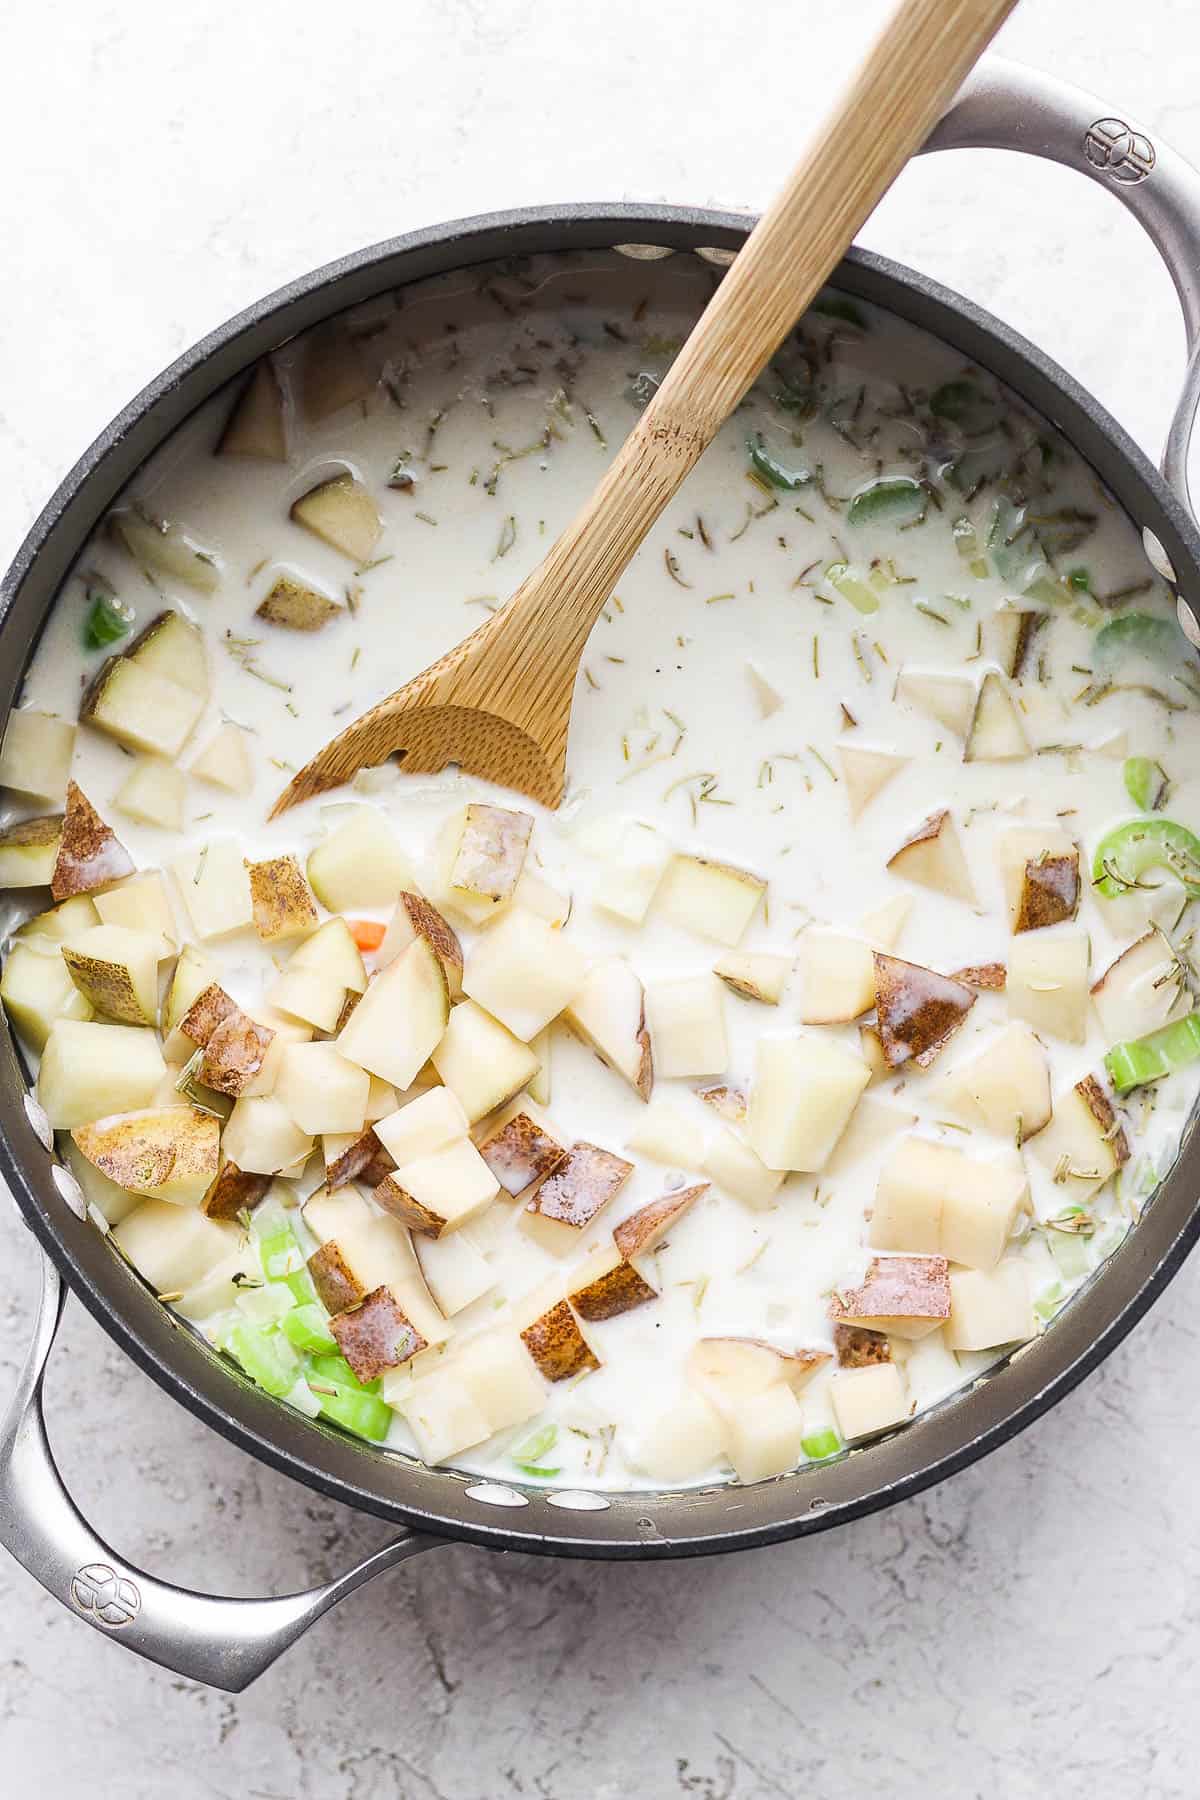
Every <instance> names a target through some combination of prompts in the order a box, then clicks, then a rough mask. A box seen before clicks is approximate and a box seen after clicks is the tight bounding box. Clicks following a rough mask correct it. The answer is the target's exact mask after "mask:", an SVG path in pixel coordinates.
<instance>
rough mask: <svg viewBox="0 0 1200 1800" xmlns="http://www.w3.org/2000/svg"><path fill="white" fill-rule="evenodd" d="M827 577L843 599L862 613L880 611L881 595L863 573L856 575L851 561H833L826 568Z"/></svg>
mask: <svg viewBox="0 0 1200 1800" xmlns="http://www.w3.org/2000/svg"><path fill="white" fill-rule="evenodd" d="M825 579H826V581H827V582H828V583H829V585H830V586H831V587H835V588H836V589H837V591H838V593H839V594H840V595H841V596H842V599H843V600H848V601H849V602H850V604H851V606H853V607H855V608H857V610H858V611H859V612H860V613H873V612H878V611H879V595H878V593H877V592H876V590H875V589H874V588H873V587H872V586H871V585H870V583H869V582H866V581H864V580H863V578H862V576H861V575H855V574H854V573H853V571H852V570H851V568H850V565H849V563H844V562H831V563H830V564H829V567H828V568H827V569H826V570H825Z"/></svg>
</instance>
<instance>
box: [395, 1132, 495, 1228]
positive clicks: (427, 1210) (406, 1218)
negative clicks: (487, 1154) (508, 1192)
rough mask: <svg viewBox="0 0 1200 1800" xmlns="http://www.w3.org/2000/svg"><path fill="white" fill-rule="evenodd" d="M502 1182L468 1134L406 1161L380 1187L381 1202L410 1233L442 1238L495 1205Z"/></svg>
mask: <svg viewBox="0 0 1200 1800" xmlns="http://www.w3.org/2000/svg"><path fill="white" fill-rule="evenodd" d="M499 1192H500V1184H499V1182H498V1181H497V1180H496V1177H495V1176H494V1175H493V1174H492V1172H491V1170H490V1169H489V1168H488V1166H487V1164H486V1163H485V1162H484V1160H483V1158H482V1157H481V1156H480V1154H479V1152H478V1150H477V1149H476V1148H475V1146H474V1144H472V1143H471V1141H470V1139H469V1138H460V1139H459V1140H458V1142H456V1143H452V1144H448V1145H446V1146H445V1147H444V1148H442V1149H440V1150H435V1151H433V1152H432V1153H431V1154H430V1155H427V1156H419V1157H416V1158H414V1159H413V1161H411V1162H404V1163H401V1164H400V1165H399V1166H398V1167H397V1169H396V1172H395V1174H393V1175H387V1176H385V1177H384V1179H383V1180H382V1181H381V1182H380V1184H379V1186H378V1187H377V1188H376V1189H375V1200H376V1203H377V1205H379V1206H382V1207H383V1209H384V1210H385V1212H389V1213H392V1214H393V1215H394V1216H395V1217H396V1218H398V1219H400V1220H401V1221H402V1222H403V1223H404V1224H405V1225H407V1226H408V1228H409V1230H410V1231H420V1232H424V1233H425V1234H426V1235H427V1236H428V1237H441V1236H442V1235H443V1233H444V1232H447V1231H458V1230H459V1229H460V1228H461V1227H462V1226H463V1225H466V1224H467V1223H469V1221H470V1220H471V1219H474V1218H476V1217H477V1216H478V1215H479V1214H480V1213H481V1212H484V1211H486V1209H487V1208H488V1207H489V1206H490V1205H491V1204H492V1201H493V1200H494V1199H495V1198H496V1195H497V1194H498V1193H499Z"/></svg>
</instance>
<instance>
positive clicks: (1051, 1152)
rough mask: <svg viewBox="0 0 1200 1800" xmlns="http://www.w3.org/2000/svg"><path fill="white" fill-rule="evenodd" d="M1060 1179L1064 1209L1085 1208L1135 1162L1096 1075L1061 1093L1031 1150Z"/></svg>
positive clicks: (1057, 1182) (1058, 1184) (1086, 1077)
mask: <svg viewBox="0 0 1200 1800" xmlns="http://www.w3.org/2000/svg"><path fill="white" fill-rule="evenodd" d="M1030 1148H1031V1149H1032V1152H1033V1154H1034V1156H1036V1157H1037V1159H1038V1161H1039V1162H1041V1163H1043V1164H1044V1165H1045V1167H1046V1168H1047V1169H1049V1170H1050V1171H1051V1173H1052V1175H1053V1176H1054V1180H1055V1184H1056V1185H1057V1186H1058V1187H1059V1188H1060V1189H1061V1190H1062V1197H1063V1205H1064V1206H1068V1205H1081V1204H1082V1203H1083V1202H1084V1201H1085V1200H1087V1199H1088V1198H1089V1197H1090V1196H1091V1195H1092V1194H1094V1193H1095V1192H1096V1190H1097V1188H1100V1187H1103V1185H1104V1183H1105V1182H1106V1181H1107V1180H1108V1178H1109V1176H1110V1175H1115V1174H1116V1172H1117V1170H1118V1169H1119V1168H1120V1167H1121V1166H1122V1164H1123V1163H1126V1162H1128V1160H1129V1139H1128V1138H1127V1137H1126V1135H1125V1131H1124V1128H1123V1127H1122V1125H1121V1123H1120V1118H1119V1116H1118V1114H1117V1112H1116V1111H1115V1109H1114V1107H1113V1105H1112V1102H1111V1101H1110V1100H1109V1098H1108V1095H1107V1094H1106V1093H1105V1091H1104V1089H1103V1088H1102V1087H1101V1086H1100V1083H1099V1082H1098V1081H1097V1080H1096V1078H1095V1076H1094V1075H1085V1076H1084V1078H1083V1080H1082V1081H1077V1082H1076V1083H1075V1085H1074V1087H1071V1088H1068V1089H1067V1090H1066V1092H1065V1093H1062V1094H1059V1095H1058V1096H1057V1098H1056V1099H1055V1102H1054V1116H1053V1118H1052V1119H1051V1120H1050V1123H1049V1125H1047V1126H1046V1129H1045V1130H1044V1131H1039V1133H1038V1135H1037V1137H1036V1138H1035V1139H1034V1141H1033V1144H1032V1145H1031V1146H1030Z"/></svg>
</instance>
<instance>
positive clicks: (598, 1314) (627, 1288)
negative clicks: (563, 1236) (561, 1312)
mask: <svg viewBox="0 0 1200 1800" xmlns="http://www.w3.org/2000/svg"><path fill="white" fill-rule="evenodd" d="M567 1299H568V1300H569V1302H570V1303H571V1305H572V1306H573V1307H574V1308H575V1311H576V1312H577V1313H578V1314H579V1316H580V1318H581V1319H586V1320H587V1321H588V1323H589V1324H598V1323H600V1322H601V1321H603V1320H604V1319H615V1318H618V1317H619V1316H620V1315H621V1314H622V1313H627V1312H632V1311H633V1310H634V1308H635V1307H638V1306H645V1305H647V1304H648V1302H650V1301H651V1300H657V1299H658V1290H657V1289H656V1288H653V1287H651V1285H650V1283H649V1282H648V1281H646V1280H645V1278H644V1277H643V1276H641V1275H639V1274H638V1272H637V1270H636V1269H635V1268H634V1266H633V1264H632V1263H631V1262H627V1261H626V1259H625V1257H623V1256H622V1255H621V1252H620V1250H618V1248H617V1247H616V1245H615V1244H609V1245H605V1246H603V1247H602V1248H600V1249H599V1250H594V1251H593V1252H592V1254H591V1256H589V1257H587V1258H586V1259H585V1260H584V1261H583V1263H581V1264H580V1266H579V1267H578V1268H577V1269H576V1270H575V1271H574V1273H573V1274H572V1275H570V1276H569V1277H568V1279H567Z"/></svg>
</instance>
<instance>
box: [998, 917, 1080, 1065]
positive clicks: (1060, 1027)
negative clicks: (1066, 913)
mask: <svg viewBox="0 0 1200 1800" xmlns="http://www.w3.org/2000/svg"><path fill="white" fill-rule="evenodd" d="M1090 959H1091V947H1090V945H1089V942H1088V937H1087V933H1086V932H1083V931H1030V932H1026V933H1024V934H1023V935H1022V936H1021V937H1018V938H1015V939H1014V940H1013V946H1012V950H1011V952H1010V954H1009V958H1008V981H1007V984H1006V993H1007V997H1008V1010H1009V1013H1010V1015H1011V1016H1012V1017H1013V1018H1016V1019H1024V1020H1025V1021H1026V1023H1027V1024H1029V1025H1032V1026H1033V1029H1034V1030H1035V1031H1040V1032H1046V1033H1047V1034H1048V1035H1049V1036H1050V1037H1058V1038H1063V1039H1065V1040H1066V1042H1067V1043H1069V1044H1082V1043H1083V1041H1084V1039H1085V1038H1086V1036H1087V1016H1088V965H1089V962H1090Z"/></svg>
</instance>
